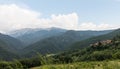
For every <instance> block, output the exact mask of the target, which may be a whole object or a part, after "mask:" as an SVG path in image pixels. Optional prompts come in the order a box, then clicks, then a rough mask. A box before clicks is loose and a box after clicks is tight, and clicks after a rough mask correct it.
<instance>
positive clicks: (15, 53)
mask: <svg viewBox="0 0 120 69" xmlns="http://www.w3.org/2000/svg"><path fill="white" fill-rule="evenodd" d="M116 35H120V29H116V30H103V31H91V30H87V31H75V30H65V29H60V28H48V29H29V28H27V29H21V30H16V31H12V32H10V33H9V34H8V35H6V34H0V59H5V60H12V59H14V58H21V57H34V56H35V55H37V53H40V54H44V55H46V54H57V53H60V52H63V51H69V50H76V49H83V48H86V47H88V46H89V45H90V44H93V43H96V42H98V41H101V40H106V39H112V38H113V37H114V36H116ZM10 55H11V56H10ZM8 56H10V57H9V59H8Z"/></svg>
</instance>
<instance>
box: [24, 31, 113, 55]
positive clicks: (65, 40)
mask: <svg viewBox="0 0 120 69" xmlns="http://www.w3.org/2000/svg"><path fill="white" fill-rule="evenodd" d="M109 32H111V31H72V30H70V31H67V32H65V33H64V34H62V35H60V36H54V37H50V38H46V39H43V40H40V41H38V42H36V43H34V44H32V45H30V46H28V47H26V48H24V51H25V52H27V53H28V54H30V53H32V54H35V53H36V52H39V53H42V54H46V53H57V52H60V51H63V50H67V49H68V48H69V46H70V45H71V44H73V43H74V42H76V41H81V40H84V39H87V38H90V37H93V36H98V35H102V34H106V33H109ZM32 54H31V55H32Z"/></svg>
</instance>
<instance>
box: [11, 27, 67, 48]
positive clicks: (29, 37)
mask: <svg viewBox="0 0 120 69" xmlns="http://www.w3.org/2000/svg"><path fill="white" fill-rule="evenodd" d="M65 31H66V30H64V29H60V28H54V27H53V28H47V29H39V28H37V29H31V28H26V29H21V30H16V31H13V32H11V33H10V35H11V36H13V37H15V38H17V39H19V40H21V41H22V42H23V43H24V44H25V45H26V46H27V45H30V44H33V43H35V42H37V41H39V40H42V39H45V38H48V37H51V36H56V35H61V34H63V33H64V32H65Z"/></svg>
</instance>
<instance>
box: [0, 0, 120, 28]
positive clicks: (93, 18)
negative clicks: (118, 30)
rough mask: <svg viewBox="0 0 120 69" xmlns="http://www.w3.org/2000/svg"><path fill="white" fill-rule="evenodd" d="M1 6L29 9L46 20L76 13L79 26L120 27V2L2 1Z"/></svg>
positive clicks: (97, 0)
mask: <svg viewBox="0 0 120 69" xmlns="http://www.w3.org/2000/svg"><path fill="white" fill-rule="evenodd" d="M0 4H1V5H3V4H4V5H5V4H6V5H8V4H15V5H16V6H20V7H22V8H27V9H29V10H32V11H35V12H38V13H40V14H41V15H42V18H44V19H45V18H46V19H47V18H48V19H49V18H51V15H55V16H56V17H57V16H59V15H68V14H72V13H75V14H77V16H78V25H81V24H82V23H85V24H87V23H88V24H95V25H96V27H97V25H100V24H101V23H103V24H105V25H112V26H113V25H114V28H115V27H120V0H0ZM56 23H57V22H56ZM111 28H113V27H111ZM88 29H89V28H88ZM90 29H92V28H90ZM95 29H96V28H95ZM105 29H107V28H105ZM108 29H110V28H108ZM93 30H94V29H93ZM98 30H99V29H98Z"/></svg>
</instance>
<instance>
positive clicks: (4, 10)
mask: <svg viewBox="0 0 120 69" xmlns="http://www.w3.org/2000/svg"><path fill="white" fill-rule="evenodd" d="M48 27H59V28H64V29H79V30H103V29H110V28H112V27H113V26H111V25H109V24H100V25H96V24H94V23H92V22H89V23H82V24H80V25H79V22H78V15H77V13H71V14H66V15H65V14H59V15H54V14H53V15H51V16H50V18H42V15H41V13H39V12H36V11H33V10H30V9H28V8H23V7H20V6H17V5H15V4H7V5H6V4H5V5H0V31H3V32H4V31H10V30H15V29H21V28H48Z"/></svg>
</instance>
